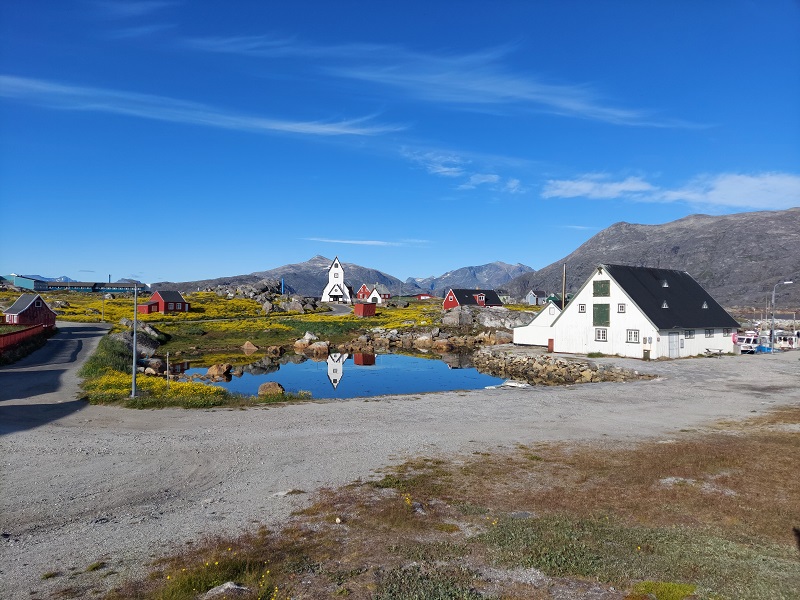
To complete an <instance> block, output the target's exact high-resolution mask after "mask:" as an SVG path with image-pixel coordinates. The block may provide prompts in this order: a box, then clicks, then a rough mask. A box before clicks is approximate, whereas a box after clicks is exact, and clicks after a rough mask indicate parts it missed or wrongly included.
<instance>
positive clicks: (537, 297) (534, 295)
mask: <svg viewBox="0 0 800 600" xmlns="http://www.w3.org/2000/svg"><path fill="white" fill-rule="evenodd" d="M525 303H526V304H530V305H532V306H544V305H545V304H547V292H545V291H544V290H531V291H530V292H528V293H527V294H525Z"/></svg>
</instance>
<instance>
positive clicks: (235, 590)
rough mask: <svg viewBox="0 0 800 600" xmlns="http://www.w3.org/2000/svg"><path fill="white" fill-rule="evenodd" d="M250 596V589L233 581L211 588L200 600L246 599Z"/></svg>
mask: <svg viewBox="0 0 800 600" xmlns="http://www.w3.org/2000/svg"><path fill="white" fill-rule="evenodd" d="M250 595H251V590H250V588H248V587H244V586H243V585H238V584H236V583H234V582H233V581H227V582H225V583H223V584H222V585H218V586H217V587H213V588H211V589H210V590H208V591H207V592H206V593H205V594H203V595H202V596H200V598H201V600H216V599H217V598H220V599H221V598H245V597H249V596H250Z"/></svg>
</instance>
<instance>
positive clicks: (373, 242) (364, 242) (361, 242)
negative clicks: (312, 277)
mask: <svg viewBox="0 0 800 600" xmlns="http://www.w3.org/2000/svg"><path fill="white" fill-rule="evenodd" d="M303 239H304V240H305V241H307V242H324V243H326V244H349V245H354V246H402V245H403V243H401V242H386V241H382V240H334V239H330V238H317V237H310V238H303Z"/></svg>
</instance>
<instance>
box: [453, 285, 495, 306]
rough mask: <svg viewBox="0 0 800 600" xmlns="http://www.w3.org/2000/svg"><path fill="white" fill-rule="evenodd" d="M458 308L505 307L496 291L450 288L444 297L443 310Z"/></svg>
mask: <svg viewBox="0 0 800 600" xmlns="http://www.w3.org/2000/svg"><path fill="white" fill-rule="evenodd" d="M456 306H503V302H502V300H500V297H499V296H498V295H497V292H495V291H494V290H464V289H454V288H450V289H449V290H448V291H447V293H446V294H445V295H444V302H442V308H443V309H444V310H449V309H451V308H455V307H456Z"/></svg>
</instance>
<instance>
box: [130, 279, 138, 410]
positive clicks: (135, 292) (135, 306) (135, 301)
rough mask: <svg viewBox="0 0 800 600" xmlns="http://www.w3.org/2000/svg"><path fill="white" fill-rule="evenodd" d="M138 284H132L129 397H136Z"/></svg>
mask: <svg viewBox="0 0 800 600" xmlns="http://www.w3.org/2000/svg"><path fill="white" fill-rule="evenodd" d="M138 312H139V285H138V284H137V283H134V284H133V377H132V378H131V398H136V366H137V365H136V362H137V361H136V330H137V329H138V327H139V319H138V318H137V316H136V315H137V313H138Z"/></svg>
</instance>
